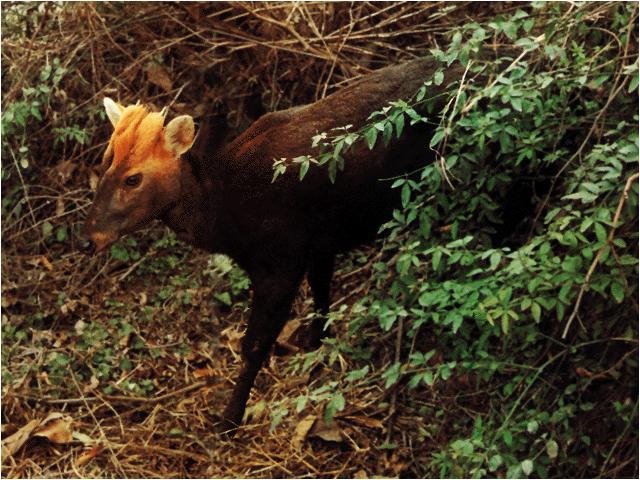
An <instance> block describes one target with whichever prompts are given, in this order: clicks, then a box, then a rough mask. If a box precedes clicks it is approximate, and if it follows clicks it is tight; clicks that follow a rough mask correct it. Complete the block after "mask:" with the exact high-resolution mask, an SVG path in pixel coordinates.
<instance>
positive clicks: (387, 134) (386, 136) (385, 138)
mask: <svg viewBox="0 0 640 480" xmlns="http://www.w3.org/2000/svg"><path fill="white" fill-rule="evenodd" d="M392 136H393V125H392V124H391V122H390V121H389V122H387V123H385V125H384V130H383V132H382V142H383V143H384V146H385V147H386V146H387V145H389V142H390V141H391V137H392Z"/></svg>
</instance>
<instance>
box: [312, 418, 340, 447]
mask: <svg viewBox="0 0 640 480" xmlns="http://www.w3.org/2000/svg"><path fill="white" fill-rule="evenodd" d="M308 436H309V437H318V438H321V439H322V440H324V441H326V442H341V441H342V433H341V432H340V429H339V428H338V425H337V424H336V422H331V423H330V424H327V423H326V422H325V421H324V419H322V418H318V419H317V420H316V422H315V423H314V424H313V428H311V431H310V432H309V435H308Z"/></svg>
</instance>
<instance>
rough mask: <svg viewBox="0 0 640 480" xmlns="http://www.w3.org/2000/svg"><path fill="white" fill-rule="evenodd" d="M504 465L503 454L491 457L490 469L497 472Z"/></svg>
mask: <svg viewBox="0 0 640 480" xmlns="http://www.w3.org/2000/svg"><path fill="white" fill-rule="evenodd" d="M501 465H502V456H500V455H494V456H493V457H491V458H490V459H489V471H490V472H495V471H496V470H497V469H498V468H500V466H501Z"/></svg>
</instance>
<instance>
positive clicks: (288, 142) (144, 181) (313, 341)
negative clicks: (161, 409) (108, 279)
mask: <svg viewBox="0 0 640 480" xmlns="http://www.w3.org/2000/svg"><path fill="white" fill-rule="evenodd" d="M436 68H437V63H436V61H435V60H434V59H432V58H419V59H416V60H412V61H410V62H407V63H403V64H398V65H393V66H389V67H385V68H382V69H379V70H375V71H373V72H372V73H369V74H367V75H365V76H363V77H362V78H360V79H358V80H356V81H353V82H352V83H351V84H349V85H348V86H346V87H344V88H341V89H339V90H337V91H336V92H335V93H333V94H331V95H329V96H327V97H325V98H323V99H321V100H319V101H316V102H315V103H311V104H308V105H304V106H297V107H293V108H290V109H287V110H281V111H274V112H270V113H266V114H264V115H263V116H261V117H260V118H258V119H257V120H256V121H255V122H253V124H251V126H250V127H249V128H247V129H246V130H245V131H244V132H242V133H241V134H240V135H238V136H237V137H236V138H235V139H234V140H232V141H230V142H229V143H227V144H225V145H218V144H215V141H213V140H212V139H215V135H216V132H215V129H213V130H214V131H207V127H206V125H204V124H203V125H202V126H201V127H200V131H199V133H198V135H197V137H198V140H197V142H196V133H195V132H196V126H195V121H194V119H193V118H192V117H191V116H190V115H180V116H177V117H176V118H173V119H172V120H171V121H169V122H168V123H166V125H165V117H166V111H163V112H154V111H152V109H151V108H150V107H149V106H147V105H141V104H136V105H129V106H126V107H125V106H123V105H121V104H119V103H117V102H115V101H114V100H112V99H110V98H104V108H105V111H106V115H107V117H108V119H109V121H110V122H111V124H112V126H113V133H112V135H111V138H110V140H109V142H108V145H107V147H106V150H105V152H104V155H103V159H102V164H101V170H102V174H101V176H100V179H99V183H98V185H97V188H96V193H95V198H94V200H93V203H92V205H91V207H90V209H89V212H88V215H87V218H86V220H85V222H84V226H83V238H85V239H86V240H85V245H84V248H85V249H86V251H87V253H89V254H97V253H98V252H102V251H104V250H105V249H106V248H107V247H108V246H110V245H111V244H112V243H113V242H115V241H117V240H118V239H119V238H120V237H121V236H123V235H125V234H130V233H133V232H135V231H137V230H139V229H141V228H142V227H144V226H146V225H148V224H149V223H150V222H152V221H153V220H160V221H162V222H164V223H165V224H166V225H167V226H168V227H169V228H170V229H172V230H173V231H174V232H175V233H176V236H177V238H178V239H180V240H181V241H184V242H188V243H190V244H192V245H194V246H195V247H197V248H199V249H203V250H205V251H207V252H211V253H222V254H226V255H228V256H229V257H231V258H232V259H233V260H235V261H236V262H237V264H238V265H239V266H240V267H241V268H242V269H243V270H244V271H245V272H246V273H247V275H248V276H249V278H250V280H251V288H252V298H251V311H250V315H249V319H248V321H247V327H246V331H245V333H244V336H243V338H242V342H241V346H242V361H243V365H242V368H241V370H240V373H239V375H238V377H237V381H236V384H235V387H234V388H233V391H232V393H231V397H230V399H229V401H228V403H227V406H226V408H225V410H224V412H223V414H222V416H221V424H220V427H221V428H222V430H223V431H226V432H228V433H230V434H231V435H233V434H234V432H236V430H237V429H238V427H239V426H240V425H241V423H242V420H243V415H244V412H245V408H246V404H247V401H248V398H249V395H250V391H251V388H252V386H253V383H254V380H255V378H256V376H257V375H258V373H259V371H260V369H261V368H262V366H263V365H264V364H265V361H266V360H267V358H268V357H269V355H270V351H271V349H272V347H273V345H274V343H275V342H276V339H277V337H278V334H279V333H280V331H281V330H282V328H283V326H284V325H285V323H286V322H287V320H288V319H289V316H290V309H291V305H292V302H293V300H294V299H295V297H296V295H297V293H298V290H299V286H300V284H301V282H302V281H303V279H304V277H305V275H306V278H307V281H308V284H309V287H310V290H311V293H312V297H313V303H314V309H315V310H316V311H317V312H318V315H317V316H316V317H315V318H314V320H313V321H312V322H311V323H310V325H309V327H308V329H307V331H306V335H305V339H304V342H303V343H304V348H305V349H314V348H318V347H319V346H320V345H321V343H322V338H323V336H324V335H326V334H327V332H325V330H324V325H325V317H324V316H325V315H326V314H327V312H328V311H329V306H330V298H331V281H332V277H333V273H334V262H335V257H336V255H337V254H340V253H343V252H347V251H349V250H351V249H353V248H355V247H357V246H358V245H361V244H363V243H366V242H368V241H371V240H372V239H374V238H375V235H376V234H377V231H378V229H379V227H380V225H381V224H382V223H383V222H384V221H386V220H387V219H388V218H389V217H390V215H391V213H392V211H393V209H394V208H396V207H397V206H398V205H399V195H398V193H397V191H396V190H392V189H391V188H390V182H389V181H388V180H387V181H385V180H384V179H390V178H396V177H398V176H402V175H406V174H408V173H409V172H412V171H415V170H416V169H418V168H419V167H420V166H424V165H425V164H426V162H429V161H431V160H433V158H434V153H433V152H432V151H430V150H429V148H428V142H429V136H428V135H427V133H428V132H429V129H430V128H431V129H433V126H430V125H427V124H426V123H418V124H416V125H414V126H410V127H407V128H405V129H404V132H403V134H402V135H401V136H400V138H393V139H392V140H391V141H390V143H389V144H388V145H387V146H384V145H382V142H378V144H377V145H376V146H375V147H374V148H373V149H371V150H370V149H369V148H367V146H366V145H365V144H364V142H358V143H357V144H354V145H353V146H352V149H351V150H350V151H348V152H347V153H345V154H344V160H345V162H344V169H343V170H342V171H340V172H338V174H337V177H336V178H335V181H334V182H332V181H330V179H329V176H328V175H327V171H326V169H325V168H321V167H315V166H314V167H312V168H311V169H309V171H308V172H307V174H306V176H305V178H304V180H302V181H300V179H299V175H298V173H299V172H298V171H297V170H296V168H295V167H294V166H293V165H294V164H291V165H289V167H288V168H287V169H286V171H285V173H284V174H283V175H282V176H281V177H280V178H278V179H277V180H276V181H272V178H273V165H274V160H276V159H294V158H296V157H299V156H303V155H311V156H313V154H314V149H313V148H312V145H311V138H312V137H313V136H314V135H317V134H319V133H321V132H329V131H331V130H332V129H335V128H337V127H343V126H346V125H352V126H353V128H356V129H357V128H360V127H362V126H363V125H365V124H366V122H367V120H368V117H369V115H370V114H371V113H372V112H374V111H377V110H380V109H382V108H384V107H385V106H387V105H388V103H389V102H390V101H393V100H398V99H409V98H411V97H412V96H414V95H415V94H416V92H417V91H418V90H419V89H420V87H421V86H422V85H423V83H424V81H425V80H427V79H429V78H430V77H431V76H432V75H433V73H434V71H435V70H436ZM459 78H460V71H459V70H456V69H455V68H453V67H452V68H451V69H448V70H447V72H446V74H445V80H444V82H443V84H442V86H441V87H433V88H434V90H433V91H430V95H433V96H436V97H437V96H438V93H441V92H443V91H444V88H445V86H446V85H447V84H448V83H451V82H453V81H455V80H456V79H459ZM209 130H211V129H209ZM194 143H195V144H194ZM214 144H215V145H214ZM211 145H214V146H211Z"/></svg>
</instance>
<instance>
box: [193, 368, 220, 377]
mask: <svg viewBox="0 0 640 480" xmlns="http://www.w3.org/2000/svg"><path fill="white" fill-rule="evenodd" d="M215 374H216V372H215V370H214V369H213V368H211V367H205V368H197V369H195V370H194V371H193V376H194V377H195V378H209V377H213V376H215Z"/></svg>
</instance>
